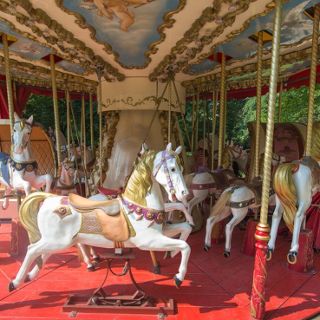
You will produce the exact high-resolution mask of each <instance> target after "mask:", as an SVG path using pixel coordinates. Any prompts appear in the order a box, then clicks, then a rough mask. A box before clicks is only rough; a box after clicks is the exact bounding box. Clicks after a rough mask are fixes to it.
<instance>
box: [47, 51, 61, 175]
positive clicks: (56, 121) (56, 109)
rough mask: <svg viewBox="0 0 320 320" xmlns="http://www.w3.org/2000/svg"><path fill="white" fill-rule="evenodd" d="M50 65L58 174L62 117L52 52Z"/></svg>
mask: <svg viewBox="0 0 320 320" xmlns="http://www.w3.org/2000/svg"><path fill="white" fill-rule="evenodd" d="M50 67H51V81H52V97H53V112H54V127H55V134H56V150H57V162H58V174H60V168H61V143H60V118H59V105H58V95H57V83H56V69H55V61H54V55H53V54H50Z"/></svg>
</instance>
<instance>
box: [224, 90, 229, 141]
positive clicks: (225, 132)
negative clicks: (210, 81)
mask: <svg viewBox="0 0 320 320" xmlns="http://www.w3.org/2000/svg"><path fill="white" fill-rule="evenodd" d="M227 115H228V99H227V86H226V85H225V86H224V119H223V128H224V130H223V147H224V146H225V144H226V137H227Z"/></svg>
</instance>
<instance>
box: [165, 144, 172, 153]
mask: <svg viewBox="0 0 320 320" xmlns="http://www.w3.org/2000/svg"><path fill="white" fill-rule="evenodd" d="M166 150H167V151H168V152H170V151H171V150H172V143H171V142H169V143H168V145H167V148H166Z"/></svg>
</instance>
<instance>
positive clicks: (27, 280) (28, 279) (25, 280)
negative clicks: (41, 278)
mask: <svg viewBox="0 0 320 320" xmlns="http://www.w3.org/2000/svg"><path fill="white" fill-rule="evenodd" d="M30 281H31V279H30V276H29V275H28V274H27V275H26V277H25V278H24V282H30Z"/></svg>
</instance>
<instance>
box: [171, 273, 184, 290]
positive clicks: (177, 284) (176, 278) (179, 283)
mask: <svg viewBox="0 0 320 320" xmlns="http://www.w3.org/2000/svg"><path fill="white" fill-rule="evenodd" d="M173 279H174V284H175V285H176V288H177V289H179V288H180V287H181V284H182V281H181V280H180V279H179V278H178V277H177V276H174V277H173Z"/></svg>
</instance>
